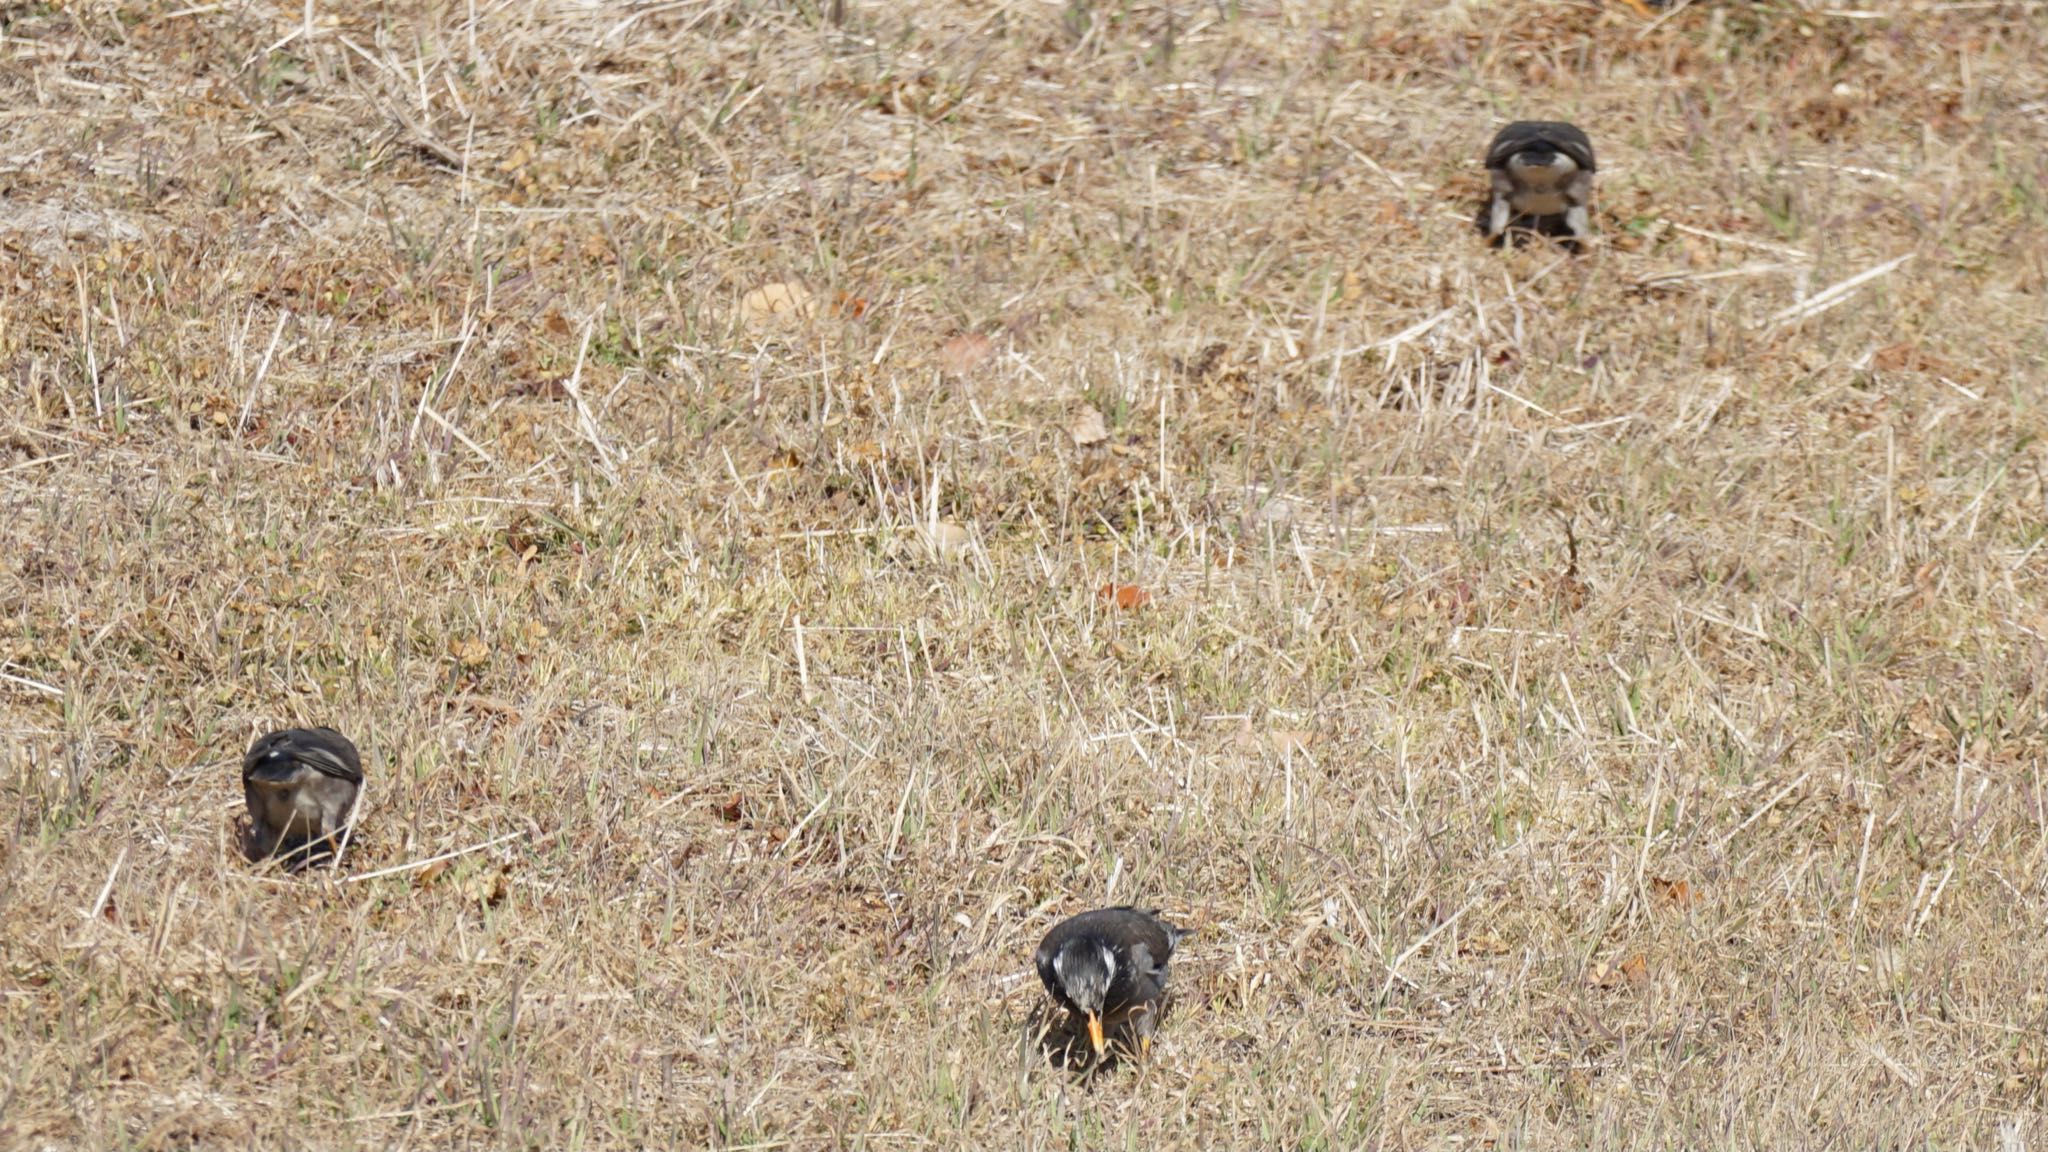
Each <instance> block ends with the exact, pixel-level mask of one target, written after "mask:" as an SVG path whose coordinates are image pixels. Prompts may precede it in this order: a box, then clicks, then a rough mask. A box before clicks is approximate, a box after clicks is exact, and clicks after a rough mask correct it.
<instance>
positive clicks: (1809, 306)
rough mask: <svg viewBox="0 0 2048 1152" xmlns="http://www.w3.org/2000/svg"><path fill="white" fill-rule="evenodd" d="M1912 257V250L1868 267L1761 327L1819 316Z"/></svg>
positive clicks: (1766, 321) (1781, 313)
mask: <svg viewBox="0 0 2048 1152" xmlns="http://www.w3.org/2000/svg"><path fill="white" fill-rule="evenodd" d="M1912 258H1913V253H1911V252H1908V253H1906V254H1905V255H1904V256H1895V257H1893V258H1892V259H1890V260H1887V261H1885V262H1884V263H1882V264H1879V265H1878V266H1877V267H1875V268H1866V269H1864V270H1863V271H1861V272H1858V273H1857V274H1856V275H1854V276H1851V277H1849V278H1848V279H1847V280H1844V281H1842V282H1840V283H1838V284H1830V285H1829V286H1827V287H1826V288H1823V289H1821V290H1820V291H1818V292H1816V293H1814V294H1813V295H1811V296H1809V297H1807V298H1806V299H1804V300H1801V301H1800V302H1799V303H1797V304H1794V305H1792V306H1791V307H1790V308H1786V309H1784V310H1783V311H1781V312H1779V313H1777V314H1776V315H1774V316H1772V317H1771V318H1770V319H1768V320H1765V321H1764V322H1763V324H1762V325H1760V327H1764V328H1776V327H1780V326H1782V325H1785V324H1790V323H1792V322H1794V321H1797V320H1804V319H1806V318H1807V317H1809V316H1818V315H1820V314H1821V313H1823V312H1825V311H1827V310H1828V309H1830V308H1833V307H1834V306H1835V305H1837V304H1840V303H1842V302H1844V301H1846V300H1848V299H1849V296H1850V294H1851V293H1853V292H1855V291H1856V289H1858V288H1861V287H1863V286H1864V285H1865V284H1868V283H1870V282H1871V281H1872V280H1875V279H1877V278H1878V277H1880V276H1883V275H1886V274H1887V273H1890V272H1892V271H1895V270H1897V269H1898V267H1899V266H1900V265H1902V264H1904V263H1906V262H1907V261H1908V260H1911V259H1912Z"/></svg>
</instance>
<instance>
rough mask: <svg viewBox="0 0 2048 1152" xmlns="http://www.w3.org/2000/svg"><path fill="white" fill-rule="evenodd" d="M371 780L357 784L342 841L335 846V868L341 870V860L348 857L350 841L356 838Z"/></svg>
mask: <svg viewBox="0 0 2048 1152" xmlns="http://www.w3.org/2000/svg"><path fill="white" fill-rule="evenodd" d="M369 788H370V782H369V781H368V780H363V781H361V782H360V783H358V784H357V785H356V798H355V801H354V803H351V804H350V805H349V806H348V819H347V820H346V821H345V822H344V823H343V824H342V826H341V837H340V842H339V843H337V844H336V845H335V848H334V870H335V871H336V872H339V871H341V862H342V861H343V860H346V859H348V846H349V842H350V841H351V840H353V839H355V834H356V817H357V816H359V815H361V814H362V811H363V793H365V792H367V791H369Z"/></svg>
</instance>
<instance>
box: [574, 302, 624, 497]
mask: <svg viewBox="0 0 2048 1152" xmlns="http://www.w3.org/2000/svg"><path fill="white" fill-rule="evenodd" d="M596 327H597V317H596V316H595V315H593V316H592V317H591V318H590V319H588V320H586V321H584V322H583V341H582V343H580V344H578V345H577V346H576V368H575V370H574V371H573V372H571V373H569V378H568V379H567V380H564V381H562V391H564V392H567V393H568V394H569V399H570V400H572V401H574V402H575V404H576V431H578V432H580V433H582V435H583V438H584V439H585V440H588V441H590V446H591V447H592V448H595V449H597V468H598V471H600V472H603V473H604V478H605V479H607V480H609V481H611V482H612V483H613V484H617V483H618V482H619V474H618V473H617V472H616V471H614V470H613V468H612V454H611V450H610V449H608V448H606V447H605V445H604V434H603V433H602V432H599V431H598V429H597V418H596V417H594V416H592V415H591V414H590V405H588V404H585V403H584V402H583V362H584V360H585V359H586V358H587V356H588V354H589V352H590V334H591V332H592V331H593V330H595V329H596Z"/></svg>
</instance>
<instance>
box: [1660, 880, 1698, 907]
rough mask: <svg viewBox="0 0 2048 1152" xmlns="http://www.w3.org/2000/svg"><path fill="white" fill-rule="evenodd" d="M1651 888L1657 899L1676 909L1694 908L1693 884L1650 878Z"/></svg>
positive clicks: (1683, 881)
mask: <svg viewBox="0 0 2048 1152" xmlns="http://www.w3.org/2000/svg"><path fill="white" fill-rule="evenodd" d="M1650 888H1651V889H1652V890H1653V891H1655V892H1656V893H1657V898H1658V899H1660V900H1662V901H1664V902H1665V903H1666V904H1670V905H1672V906H1673V907H1675V908H1681V909H1683V908H1690V907H1692V901H1693V894H1692V884H1691V883H1690V882H1688V881H1685V880H1666V879H1664V878H1663V877H1661V876H1652V877H1650Z"/></svg>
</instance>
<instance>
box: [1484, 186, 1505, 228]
mask: <svg viewBox="0 0 2048 1152" xmlns="http://www.w3.org/2000/svg"><path fill="white" fill-rule="evenodd" d="M1509 211H1510V209H1509V208H1508V199H1507V197H1505V196H1502V195H1501V194H1500V193H1498V192H1496V193H1494V195H1493V210H1492V212H1491V213H1490V214H1488V216H1487V219H1486V234H1487V235H1488V236H1489V237H1498V236H1499V235H1500V234H1501V233H1503V232H1506V231H1507V230H1508V219H1509Z"/></svg>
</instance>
